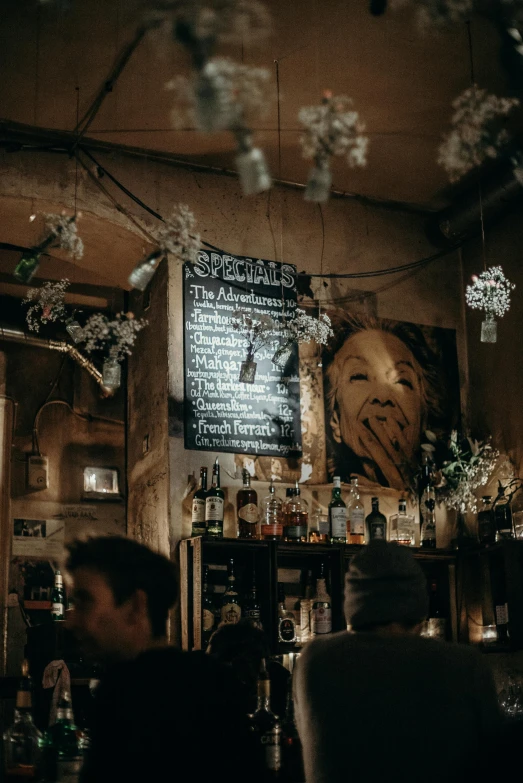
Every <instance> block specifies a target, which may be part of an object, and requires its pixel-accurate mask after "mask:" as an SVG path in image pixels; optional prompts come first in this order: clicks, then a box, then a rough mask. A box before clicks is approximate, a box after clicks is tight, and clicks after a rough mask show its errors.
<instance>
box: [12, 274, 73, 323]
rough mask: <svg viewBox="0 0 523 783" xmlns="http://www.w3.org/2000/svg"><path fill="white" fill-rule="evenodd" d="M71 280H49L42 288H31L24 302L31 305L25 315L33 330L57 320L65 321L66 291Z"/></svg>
mask: <svg viewBox="0 0 523 783" xmlns="http://www.w3.org/2000/svg"><path fill="white" fill-rule="evenodd" d="M68 287H69V280H67V278H64V279H63V280H59V281H48V282H47V283H44V285H43V286H42V287H41V288H30V289H29V290H28V291H27V294H26V296H25V298H24V299H22V304H25V305H30V307H29V309H28V310H27V314H26V316H25V320H26V321H27V325H28V327H29V329H30V330H31V331H32V332H39V331H40V326H46V325H47V324H48V323H51V322H55V321H65V320H66V319H67V311H66V308H65V292H66V290H67V288H68Z"/></svg>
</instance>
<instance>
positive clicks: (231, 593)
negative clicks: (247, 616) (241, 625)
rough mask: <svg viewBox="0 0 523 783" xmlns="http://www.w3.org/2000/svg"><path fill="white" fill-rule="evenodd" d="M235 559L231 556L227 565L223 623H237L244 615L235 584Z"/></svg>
mask: <svg viewBox="0 0 523 783" xmlns="http://www.w3.org/2000/svg"><path fill="white" fill-rule="evenodd" d="M235 582H236V577H235V576H234V560H233V558H232V557H231V559H230V560H229V565H228V566H227V588H226V590H225V592H224V594H223V596H222V606H221V612H220V618H221V622H222V624H224V625H226V624H229V623H237V622H238V621H239V620H240V618H241V616H242V607H241V603H240V596H239V595H238V591H237V590H236V586H235Z"/></svg>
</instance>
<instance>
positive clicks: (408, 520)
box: [397, 514, 416, 543]
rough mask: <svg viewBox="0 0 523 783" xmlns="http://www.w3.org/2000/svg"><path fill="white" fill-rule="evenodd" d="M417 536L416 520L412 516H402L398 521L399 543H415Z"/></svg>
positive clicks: (399, 516)
mask: <svg viewBox="0 0 523 783" xmlns="http://www.w3.org/2000/svg"><path fill="white" fill-rule="evenodd" d="M415 536H416V520H415V519H414V517H413V516H412V515H407V514H405V515H400V514H398V519H397V538H398V540H399V541H410V542H412V543H414V540H415Z"/></svg>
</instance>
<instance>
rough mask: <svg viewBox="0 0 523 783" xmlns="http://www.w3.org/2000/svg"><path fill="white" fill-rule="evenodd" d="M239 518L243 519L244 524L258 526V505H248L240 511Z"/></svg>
mask: <svg viewBox="0 0 523 783" xmlns="http://www.w3.org/2000/svg"><path fill="white" fill-rule="evenodd" d="M238 517H239V518H240V519H243V521H244V522H250V523H254V524H256V522H257V521H258V506H257V505H256V503H246V505H245V506H242V507H241V508H240V510H239V511H238Z"/></svg>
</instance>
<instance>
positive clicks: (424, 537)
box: [420, 485, 436, 549]
mask: <svg viewBox="0 0 523 783" xmlns="http://www.w3.org/2000/svg"><path fill="white" fill-rule="evenodd" d="M420 521H421V530H420V543H421V546H422V547H423V549H436V493H435V491H434V487H433V486H431V485H428V486H427V487H426V488H425V490H424V492H423V495H422V497H421V502H420Z"/></svg>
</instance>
